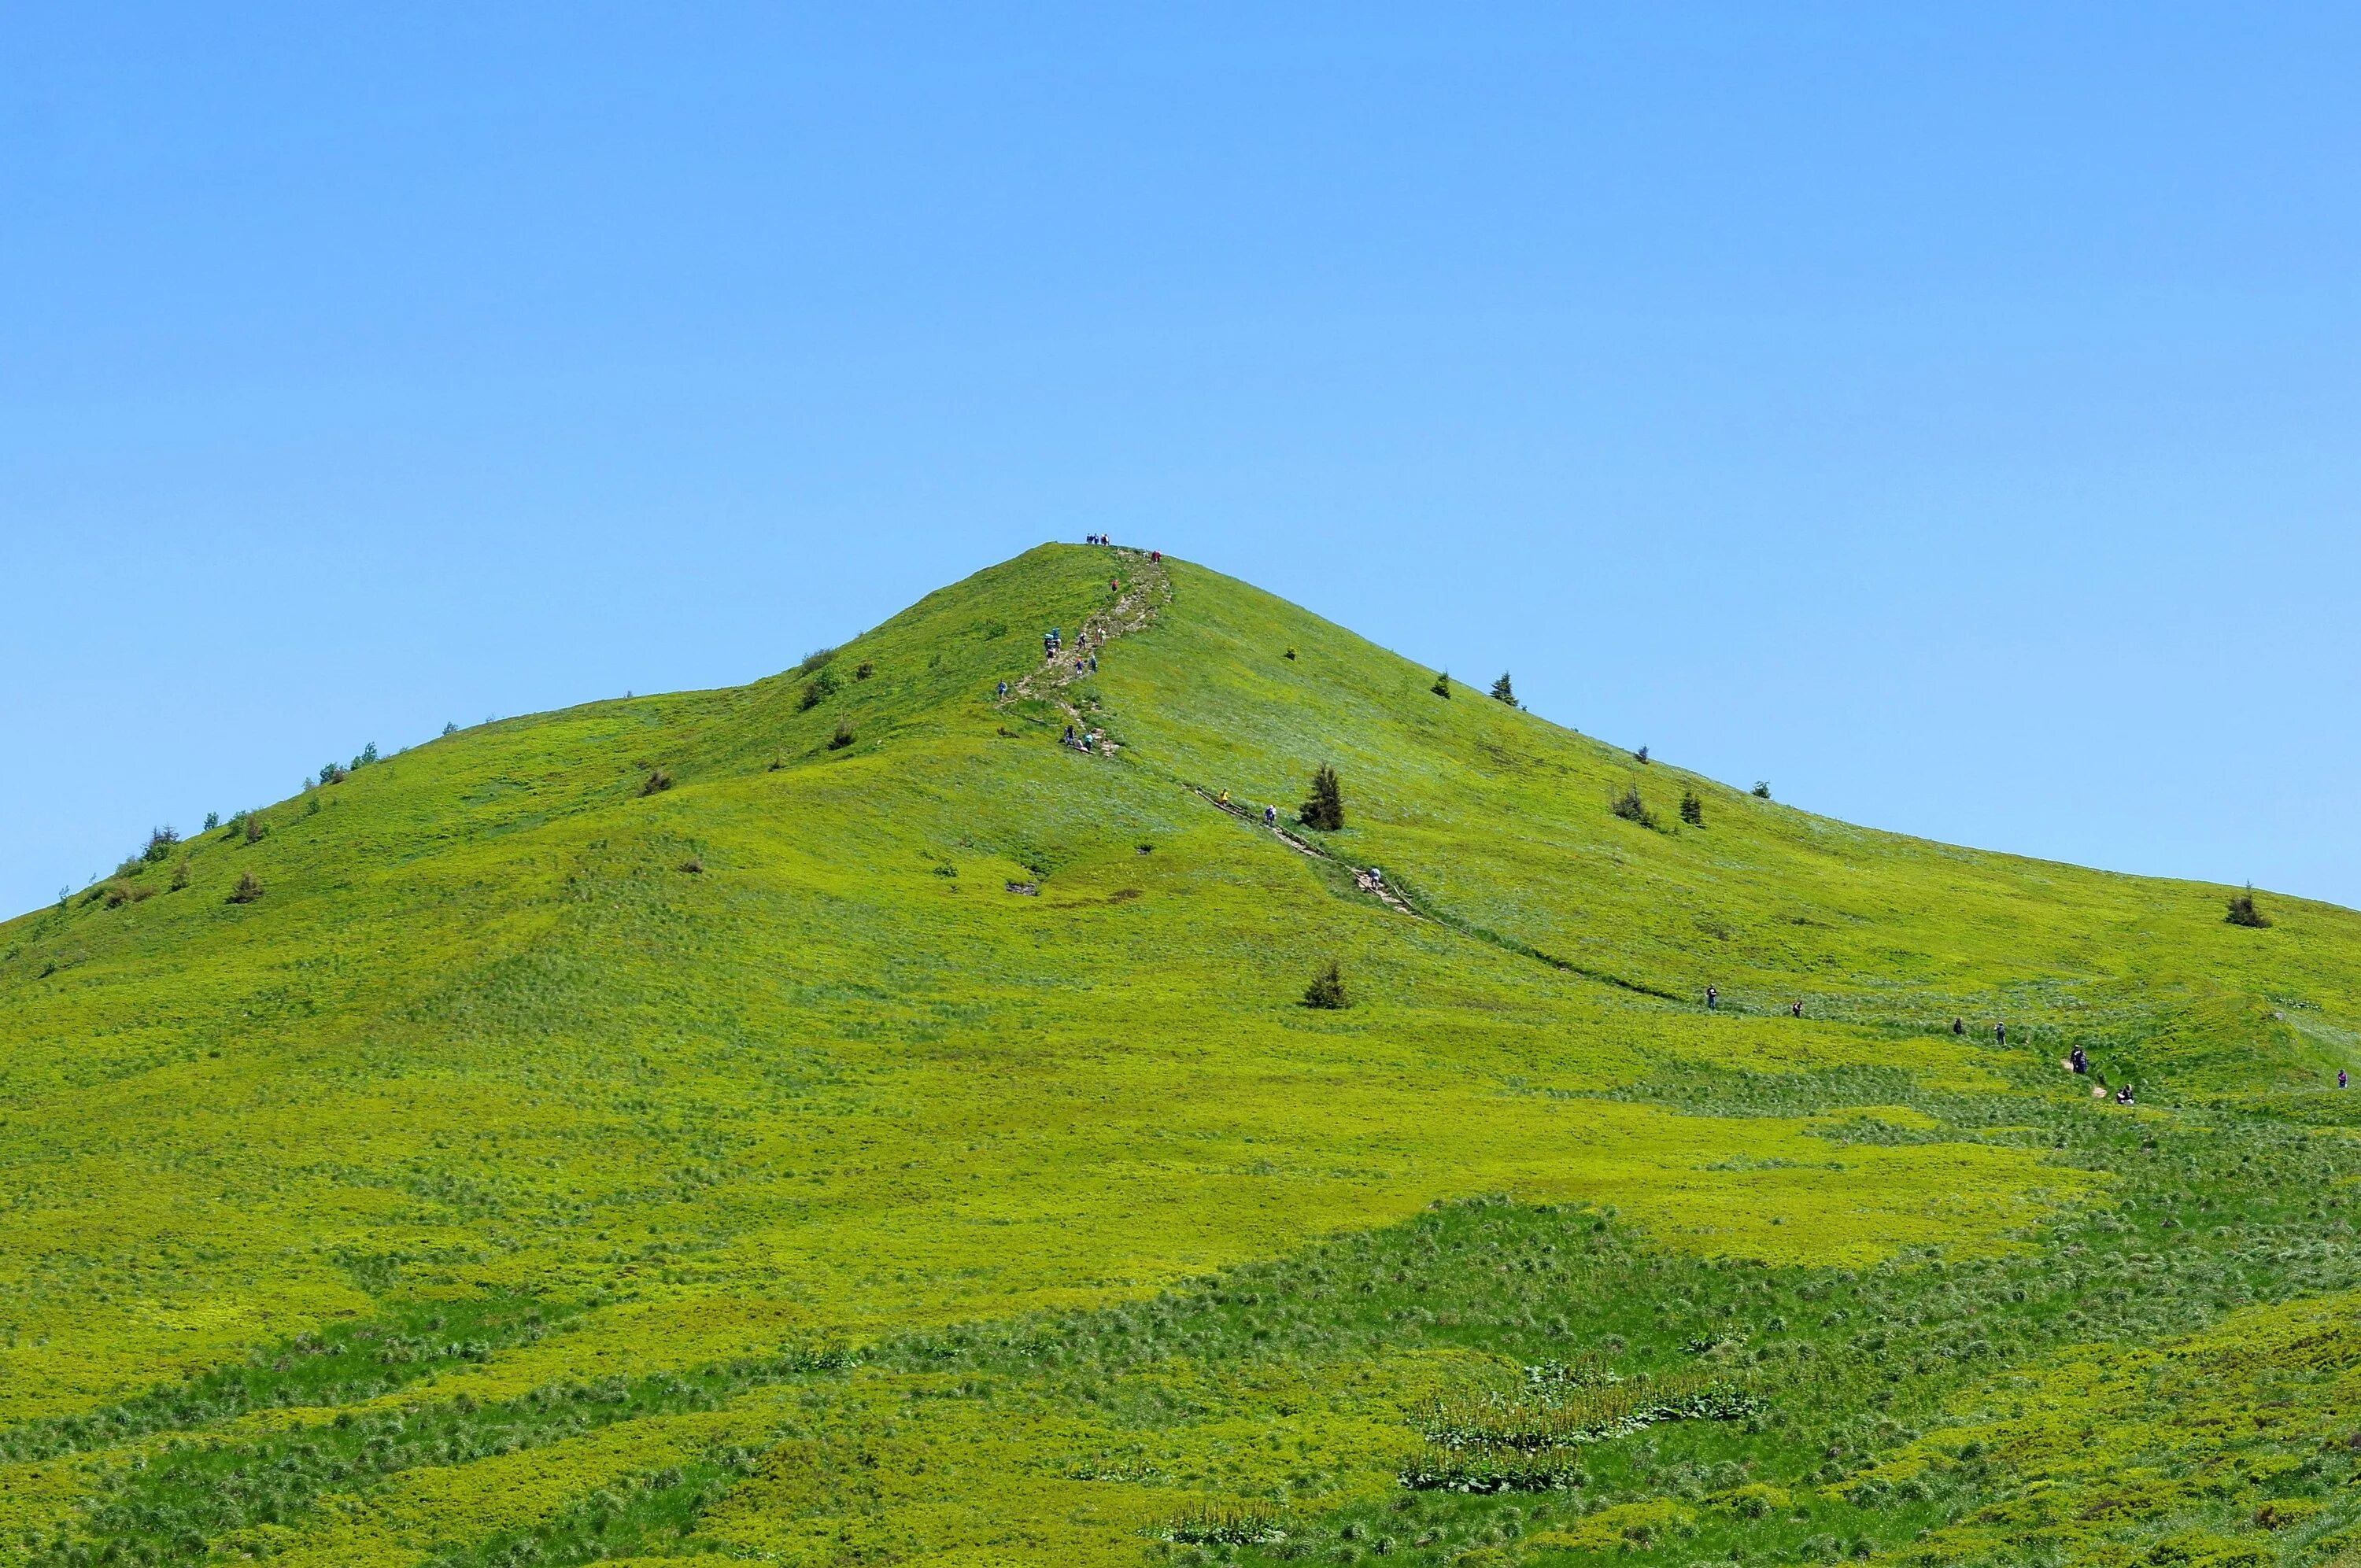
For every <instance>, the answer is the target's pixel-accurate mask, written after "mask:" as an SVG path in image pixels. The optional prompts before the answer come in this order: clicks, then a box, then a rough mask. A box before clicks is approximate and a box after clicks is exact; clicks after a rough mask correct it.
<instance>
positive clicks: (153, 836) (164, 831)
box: [139, 828, 181, 865]
mask: <svg viewBox="0 0 2361 1568" xmlns="http://www.w3.org/2000/svg"><path fill="white" fill-rule="evenodd" d="M180 841H181V836H180V835H179V834H178V833H176V832H174V831H173V830H172V829H171V828H157V829H155V830H154V831H153V832H151V833H149V834H148V847H147V848H146V849H144V850H140V851H139V858H140V859H141V860H143V861H147V862H148V864H149V865H153V864H155V863H156V862H157V861H162V860H169V859H170V857H171V853H172V850H173V848H174V846H176V845H178V844H179V843H180Z"/></svg>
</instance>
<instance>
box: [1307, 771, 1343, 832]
mask: <svg viewBox="0 0 2361 1568" xmlns="http://www.w3.org/2000/svg"><path fill="white" fill-rule="evenodd" d="M1295 815H1296V817H1297V819H1298V820H1299V821H1301V823H1302V824H1303V825H1304V826H1305V827H1306V828H1319V829H1320V830H1321V831H1322V832H1323V833H1334V831H1336V829H1338V828H1342V827H1344V826H1345V791H1344V788H1343V786H1342V785H1340V784H1337V782H1336V770H1335V769H1334V768H1332V767H1330V766H1329V765H1328V764H1327V763H1325V762H1323V763H1321V764H1320V766H1319V767H1317V768H1316V769H1314V770H1312V798H1311V799H1309V800H1307V801H1305V802H1304V803H1303V804H1302V805H1301V806H1299V807H1298V808H1297V809H1296V814H1295Z"/></svg>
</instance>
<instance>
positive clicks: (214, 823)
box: [203, 811, 221, 833]
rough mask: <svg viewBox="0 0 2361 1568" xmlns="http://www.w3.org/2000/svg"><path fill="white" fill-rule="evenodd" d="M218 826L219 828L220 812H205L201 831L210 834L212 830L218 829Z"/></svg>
mask: <svg viewBox="0 0 2361 1568" xmlns="http://www.w3.org/2000/svg"><path fill="white" fill-rule="evenodd" d="M220 826H221V813H220V812H218V811H208V812H206V813H205V826H204V828H203V830H204V831H205V832H207V833H210V832H212V831H213V830H214V828H218V827H220Z"/></svg>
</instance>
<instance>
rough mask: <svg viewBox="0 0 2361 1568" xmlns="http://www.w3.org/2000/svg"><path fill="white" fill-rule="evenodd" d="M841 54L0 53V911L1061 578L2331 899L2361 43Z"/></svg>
mask: <svg viewBox="0 0 2361 1568" xmlns="http://www.w3.org/2000/svg"><path fill="white" fill-rule="evenodd" d="M829 9H830V10H831V11H833V12H835V13H838V14H837V15H834V16H830V15H827V14H825V13H822V12H820V11H818V10H812V11H807V12H800V13H796V12H789V11H787V10H785V8H782V7H772V6H763V7H750V8H747V9H745V10H742V11H732V10H730V9H729V8H727V7H722V6H694V7H680V6H653V5H651V6H646V7H642V8H639V9H637V10H632V9H625V8H619V7H609V6H591V5H552V6H549V7H546V8H544V9H541V10H538V11H535V10H533V9H530V8H527V7H522V6H474V5H446V6H417V5H404V6H400V7H385V8H382V9H379V10H375V11H372V10H370V9H368V8H366V7H362V6H333V7H319V6H286V7H283V8H279V9H276V10H273V9H271V8H269V7H264V6H251V7H230V6H221V7H213V8H210V9H208V8H203V7H200V8H196V9H194V10H192V8H189V7H180V6H170V7H168V6H150V7H143V6H137V5H126V6H113V7H93V6H72V5H48V6H17V7H13V8H10V9H9V10H8V11H7V12H6V13H5V16H0V671H4V672H5V680H0V763H5V765H0V820H5V823H6V825H7V826H6V829H5V832H0V905H5V907H7V908H10V909H19V908H24V907H27V906H30V905H35V904H38V903H40V902H43V901H45V900H47V899H49V898H53V897H55V896H56V894H57V891H58V889H59V888H60V886H61V885H69V884H70V885H71V886H73V887H75V888H80V887H81V886H82V884H83V883H84V882H85V880H86V879H87V878H89V877H90V876H91V875H92V874H93V873H94V872H102V871H104V870H105V869H107V868H109V867H111V866H112V865H113V864H114V862H115V861H116V860H117V859H118V858H120V857H121V856H122V855H123V854H124V853H125V852H126V851H127V850H130V849H132V848H133V847H134V846H135V845H136V844H137V842H138V841H139V840H140V839H142V838H143V837H144V835H145V834H146V832H147V830H148V828H149V827H150V826H151V825H152V824H157V823H168V822H169V823H172V824H175V825H178V826H180V827H181V828H190V827H192V826H193V825H194V824H195V822H196V821H197V819H198V818H199V817H201V816H202V815H203V813H204V812H205V811H206V810H207V809H208V808H214V809H219V810H222V811H224V812H225V813H226V812H227V811H229V810H231V809H233V808H235V807H237V806H245V805H248V804H255V803H259V802H263V801H267V800H270V799H274V798H278V797H280V796H284V795H288V794H290V793H291V792H292V791H293V790H294V789H295V787H296V785H297V783H298V781H299V779H300V778H301V777H302V775H303V774H304V773H307V772H310V771H312V770H313V769H315V768H316V767H318V766H319V764H320V763H321V762H324V761H325V760H328V759H330V758H337V757H349V756H351V754H352V753H353V752H354V751H357V750H358V749H359V747H360V746H361V744H362V743H363V742H364V741H369V740H374V741H376V742H377V743H378V744H379V746H380V747H384V748H387V749H389V750H390V749H391V748H393V747H395V746H399V745H403V744H408V743H413V742H416V741H418V740H423V739H424V738H426V737H427V736H430V735H432V734H433V733H434V732H435V731H436V730H437V729H440V728H441V726H442V725H443V723H444V722H445V720H446V719H456V720H458V721H459V722H461V723H471V722H474V721H477V720H479V719H481V718H484V717H485V716H487V715H488V714H500V715H507V714H513V713H518V712H523V711H528V710H532V709H536V708H544V707H556V706H561V705H565V704H569V703H574V702H578V701H582V700H585V699H588V698H592V697H598V696H613V695H620V693H622V692H623V691H625V690H626V689H635V690H639V691H650V690H656V689H663V688H669V687H678V686H689V685H720V684H727V683H734V682H739V681H743V680H747V679H750V678H752V677H754V676H758V675H761V674H766V673H769V672H771V671H774V670H777V669H779V668H780V667H782V666H783V665H785V664H787V663H791V662H793V661H794V660H795V659H796V657H797V656H798V655H800V654H801V653H802V652H804V651H805V650H806V649H807V648H810V647H812V646H814V645H817V644H821V643H826V642H831V641H838V640H840V639H841V638H843V637H845V636H847V635H849V634H850V633H851V632H853V631H855V630H859V629H860V628H862V627H863V626H866V625H869V624H871V623H873V622H874V621H876V620H880V619H882V618H884V616H886V615H888V614H890V613H891V612H892V611H894V610H895V609H898V608H899V607H901V606H902V605H904V604H906V603H907V602H908V601H909V600H911V599H914V598H917V597H918V596H919V595H920V594H922V593H924V592H925V591H927V590H928V589H929V588H931V587H936V586H938V585H939V584H941V583H944V582H946V581H949V580H950V579H952V578H955V577H958V576H962V575H964V574H965V573H967V572H969V571H972V570H973V569H974V568H976V567H978V566H981V565H985V564H987V563H989V562H992V561H994V560H997V559H1000V558H1002V557H1004V556H1006V555H1009V554H1014V553H1015V552H1016V551H1018V550H1020V549H1022V548H1024V547H1026V546H1027V545H1029V544H1032V543H1037V542H1038V541H1040V540H1042V539H1045V538H1078V537H1079V536H1080V535H1082V533H1083V532H1088V531H1096V530H1102V529H1103V530H1105V531H1108V532H1113V533H1115V535H1117V536H1118V537H1119V538H1122V539H1125V540H1126V541H1131V542H1137V543H1152V544H1157V545H1160V546H1162V547H1164V548H1165V549H1168V550H1170V551H1174V552H1177V553H1180V554H1184V555H1187V556H1190V557H1191V558H1194V559H1197V560H1200V561H1202V562H1205V563H1208V564H1210V565H1214V566H1218V567H1220V568H1222V569H1224V570H1226V571H1229V572H1232V573H1235V574H1237V575H1239V576H1245V577H1247V578H1250V579H1252V580H1254V581H1256V582H1258V583H1260V584H1262V585H1264V586H1266V587H1269V588H1271V589H1273V590H1275V591H1277V592H1279V593H1281V594H1284V595H1286V596H1288V597H1290V598H1295V599H1298V600H1300V601H1301V602H1303V603H1305V604H1307V605H1309V606H1311V607H1312V608H1313V609H1317V610H1319V611H1321V612H1322V613H1323V614H1326V615H1328V616H1330V617H1332V618H1334V619H1335V620H1341V621H1343V622H1345V623H1346V624H1347V625H1350V626H1352V627H1354V628H1355V629H1356V630H1360V631H1362V632H1364V633H1366V634H1367V635H1368V636H1371V637H1373V638H1375V639H1377V640H1378V641H1381V642H1384V643H1387V644H1389V645H1390V646H1392V647H1394V648H1397V649H1400V651H1402V652H1405V653H1408V654H1410V655H1411V657H1413V658H1416V659H1419V660H1422V661H1424V662H1428V663H1433V664H1436V665H1444V666H1448V667H1449V668H1450V669H1451V670H1452V671H1453V672H1454V673H1455V674H1459V675H1462V676H1465V677H1467V678H1470V679H1477V680H1488V679H1490V677H1492V676H1493V675H1495V674H1499V671H1500V670H1501V669H1503V668H1508V669H1512V670H1513V671H1514V672H1515V673H1516V679H1517V685H1518V688H1519V690H1520V691H1521V693H1523V694H1524V695H1525V696H1526V697H1527V698H1528V699H1529V701H1530V702H1531V704H1532V707H1535V708H1537V709H1538V710H1540V711H1541V712H1543V713H1544V714H1546V715H1548V716H1550V717H1552V718H1557V719H1560V720H1563V721H1565V722H1566V723H1570V724H1573V725H1576V726H1577V727H1579V728H1580V729H1584V730H1586V731H1588V732H1590V733H1593V734H1598V735H1601V736H1605V737H1607V738H1609V739H1611V740H1617V741H1620V742H1622V743H1624V744H1627V745H1634V746H1636V745H1641V744H1646V745H1649V746H1651V747H1653V749H1654V751H1655V752H1656V754H1658V755H1660V756H1663V757H1665V758H1667V759H1671V760H1675V761H1677V762H1682V763H1685V764H1688V765H1692V766H1695V767H1697V768H1700V769H1702V770H1704V771H1706V772H1707V773H1712V774H1714V775H1717V776H1719V777H1721V778H1724V779H1728V780H1731V781H1733V782H1736V783H1739V784H1747V783H1751V782H1752V781H1753V780H1754V779H1756V778H1766V779H1769V780H1770V781H1771V782H1772V784H1773V787H1774V789H1775V790H1776V792H1777V794H1778V795H1779V797H1780V798H1782V799H1784V800H1788V801H1792V802H1795V803H1796V804H1798V805H1801V806H1808V807H1810V808H1812V809H1815V810H1819V811H1825V812H1829V813H1832V814H1835V815H1837V816H1840V817H1849V818H1852V819H1854V820H1858V821H1861V822H1866V823H1871V824H1875V825H1877V826H1880V827H1885V828H1899V829H1904V830H1906V831H1910V832H1915V833H1923V834H1928V835H1932V836H1935V837H1938V838H1942V839H1951V840H1955V841H1960V842H1966V843H1971V844H1977V845H1983V846H1989V847H1993V848H2000V849H2007V850H2020V851H2024V852H2027V853H2032V854H2038V855H2048V856H2057V857H2061V858H2065V859H2069V860H2073V861H2084V862H2088V863H2092V864H2097V865H2103V866H2109V867H2115V868H2120V869H2125V870H2135V871H2143V872H2168V873H2175V874H2185V875H2191V876H2199V877H2207V878H2214V879H2221V880H2228V881H2241V880H2245V879H2246V878H2250V877H2251V878H2252V879H2254V881H2256V882H2257V883H2259V884H2262V885H2264V886H2266V887H2270V888H2279V889H2285V890H2289V891H2292V892H2300V893H2304V894H2314V895H2318V896H2323V897H2327V898H2333V899H2336V900H2339V901H2341V902H2345V903H2348V904H2361V809H2356V806H2361V803H2356V798H2355V796H2356V789H2355V778H2356V768H2361V729H2356V723H2355V718H2356V700H2355V699H2356V655H2357V654H2361V615H2357V614H2356V602H2355V596H2356V565H2361V543H2356V521H2361V421H2356V415H2361V376H2356V369H2361V356H2356V350H2361V225H2356V203H2361V194H2356V192H2361V181H2356V170H2361V135H2356V131H2361V92H2356V90H2355V83H2356V81H2361V11H2356V9H2355V8H2353V7H2351V6H2320V7H2305V6H2272V7H2254V6H2231V5H2221V6H2217V7H2213V8H2212V9H2210V10H2200V9H2194V8H2189V7H2180V6H2170V5H2125V6H2121V7H2089V6H2070V5H2068V6H2059V5H2027V6H2007V5H1973V6H1971V5H1958V6H1951V7H1948V8H1944V9H1942V10H1939V11H1938V8H1936V7H1929V6H1896V5H1870V4H1863V5H1857V6H1850V7H1809V6H1786V5H1781V6H1765V5H1728V6H1714V5H1681V6H1663V5H1632V6H1629V7H1615V8H1588V7H1580V6H1565V5H1546V6H1534V7H1530V8H1523V7H1516V6H1484V7H1473V6H1461V7H1440V8H1437V7H1422V8H1415V9H1413V8H1408V7H1404V8H1399V9H1395V8H1389V7H1383V6H1373V5H1360V4H1356V5H1339V6H1335V7H1333V8H1326V9H1323V8H1319V7H1313V6H1288V7H1274V6H1269V5H1252V6H1237V7H1232V8H1216V7H1197V6H1173V7H1158V6H1138V5H1119V6H1090V7H1082V6H1077V7H1073V8H1071V9H1064V8H1059V7H1054V6H1030V7H989V8H976V7H968V8H956V9H955V8H950V7H946V8H943V9H940V10H918V9H903V8H897V7H893V6H888V5H854V6H837V7H831V8H829ZM983 9H989V10H991V11H993V12H994V13H995V14H996V15H995V16H994V17H993V18H992V19H989V20H979V19H978V16H976V14H975V13H976V12H977V11H978V10H983ZM494 13H497V14H494ZM684 13H688V14H687V15H684ZM846 13H850V14H852V17H853V19H850V20H848V19H847V16H846V15H844V14H846Z"/></svg>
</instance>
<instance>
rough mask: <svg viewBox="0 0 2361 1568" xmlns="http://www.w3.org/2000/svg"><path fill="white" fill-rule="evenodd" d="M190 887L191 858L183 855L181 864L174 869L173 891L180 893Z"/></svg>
mask: <svg viewBox="0 0 2361 1568" xmlns="http://www.w3.org/2000/svg"><path fill="white" fill-rule="evenodd" d="M188 885H189V857H188V856H186V855H182V856H181V863H180V864H179V865H177V866H174V867H173V868H172V891H173V892H174V893H178V892H180V891H181V889H182V888H184V887H186V886H188Z"/></svg>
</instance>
